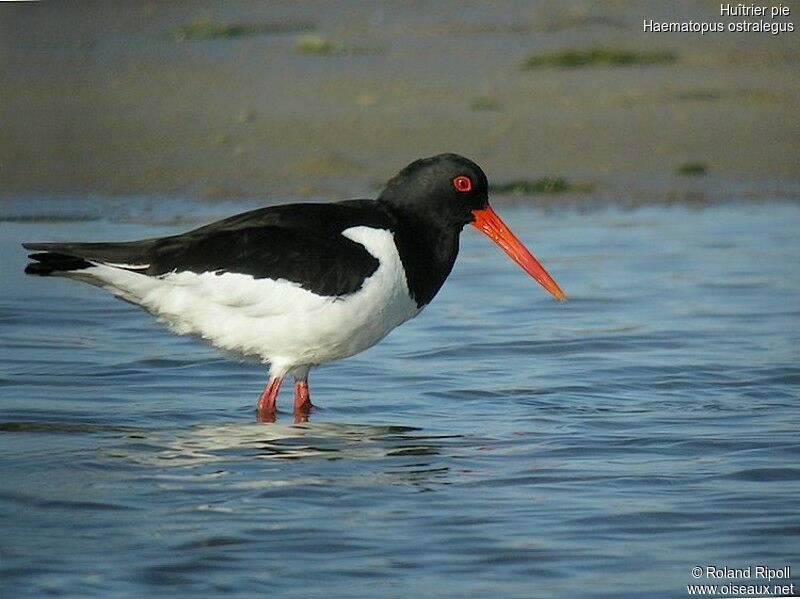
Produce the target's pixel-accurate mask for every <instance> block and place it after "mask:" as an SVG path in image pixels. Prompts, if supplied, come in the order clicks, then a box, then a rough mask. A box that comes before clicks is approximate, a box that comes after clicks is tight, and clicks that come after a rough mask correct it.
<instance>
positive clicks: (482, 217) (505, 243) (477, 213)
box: [472, 206, 567, 302]
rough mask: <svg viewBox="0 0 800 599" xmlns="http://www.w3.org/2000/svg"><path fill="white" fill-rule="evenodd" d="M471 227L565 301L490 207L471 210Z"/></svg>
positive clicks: (543, 270)
mask: <svg viewBox="0 0 800 599" xmlns="http://www.w3.org/2000/svg"><path fill="white" fill-rule="evenodd" d="M472 216H474V217H475V220H474V221H472V226H473V227H475V228H476V229H478V230H479V231H481V232H482V233H484V234H485V235H486V236H487V237H488V238H489V239H491V240H492V241H494V242H495V243H496V244H497V245H499V246H500V247H501V248H502V249H503V251H504V252H505V253H506V254H508V255H509V256H510V257H511V259H512V260H513V261H514V262H516V263H517V264H519V265H520V266H521V267H522V270H524V271H525V272H526V273H528V274H529V275H530V276H532V277H533V278H534V279H536V280H537V281H538V282H539V284H540V285H541V286H542V287H544V288H545V289H547V290H548V291H549V292H550V293H552V294H553V295H554V296H555V297H556V299H557V300H559V301H561V302H563V301H565V300H566V299H567V297H566V296H565V295H564V292H563V291H561V289H560V288H559V286H558V285H557V284H556V282H555V281H554V280H553V277H551V276H550V275H549V274H547V271H546V270H545V269H544V267H543V266H542V265H541V264H539V261H538V260H537V259H536V258H534V257H533V256H532V255H531V253H530V252H529V251H528V250H527V249H526V248H525V246H524V245H522V242H521V241H520V240H519V239H517V238H516V237H515V236H514V234H513V233H512V232H511V231H510V230H509V229H508V227H507V226H506V225H505V223H504V222H503V221H502V220H500V217H499V216H497V213H496V212H495V211H494V210H492V207H491V206H486V208H484V209H483V210H473V211H472Z"/></svg>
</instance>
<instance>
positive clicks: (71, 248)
mask: <svg viewBox="0 0 800 599" xmlns="http://www.w3.org/2000/svg"><path fill="white" fill-rule="evenodd" d="M151 245H152V241H150V240H145V241H136V242H123V243H23V244H22V247H24V248H25V249H26V250H34V251H35V252H36V253H34V254H29V255H28V258H30V259H31V260H32V262H30V263H29V264H28V265H27V266H26V267H25V272H26V273H27V274H29V275H41V276H47V275H52V274H62V273H64V274H66V273H70V272H75V271H78V270H82V269H84V268H90V267H92V266H95V265H97V264H103V263H113V264H114V265H115V266H116V265H118V266H120V267H122V268H130V269H131V270H139V269H141V268H146V267H147V264H146V263H145V264H142V262H143V260H142V259H141V254H142V253H143V252H144V251H145V250H146V249H147V248H149V247H150V246H151Z"/></svg>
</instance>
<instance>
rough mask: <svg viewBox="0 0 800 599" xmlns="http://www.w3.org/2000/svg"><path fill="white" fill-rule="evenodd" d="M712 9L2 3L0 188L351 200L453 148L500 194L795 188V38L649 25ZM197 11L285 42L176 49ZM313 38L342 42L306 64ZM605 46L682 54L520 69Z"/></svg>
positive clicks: (245, 38) (798, 154) (798, 157)
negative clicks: (712, 181) (648, 187)
mask: <svg viewBox="0 0 800 599" xmlns="http://www.w3.org/2000/svg"><path fill="white" fill-rule="evenodd" d="M793 8H795V9H796V12H797V13H798V14H797V15H792V16H791V17H789V18H788V20H789V21H792V22H795V26H797V25H796V23H797V22H800V7H793ZM718 13H719V6H718V5H717V4H714V3H709V2H704V1H700V0H698V1H684V2H675V3H664V2H659V1H655V0H652V1H650V0H648V1H642V2H626V1H613V2H606V3H602V4H601V3H586V2H573V1H555V0H554V1H544V2H514V1H503V2H492V3H479V2H460V1H456V0H450V1H444V2H423V1H414V2H402V3H401V2H396V3H388V4H383V3H375V2H343V3H326V2H319V1H308V2H256V1H254V0H253V1H243V2H227V3H224V4H223V3H215V2H182V1H177V2H170V3H161V2H130V3H125V4H122V3H105V2H83V3H59V2H41V3H2V4H0V77H1V78H2V82H3V84H2V92H0V123H2V125H0V194H3V195H9V194H17V193H42V192H44V193H50V192H56V193H64V192H70V193H72V192H76V193H84V192H100V193H123V194H127V193H150V192H157V193H167V194H180V195H198V196H205V197H217V196H219V197H224V196H240V195H270V196H281V195H289V194H291V195H296V194H307V195H315V194H332V195H341V196H348V195H352V194H355V193H358V194H363V193H368V192H369V191H370V190H371V189H372V188H374V186H375V185H376V184H378V183H379V182H381V181H383V180H385V179H386V177H388V176H390V175H391V174H392V173H393V172H395V171H396V170H397V169H398V168H399V167H400V166H403V165H404V164H406V163H407V162H409V161H410V160H412V159H414V158H417V157H420V156H425V155H430V154H434V153H438V152H442V151H454V152H459V153H462V154H465V155H467V156H470V157H472V158H474V159H475V160H477V161H479V162H480V163H481V164H482V165H483V166H484V168H485V169H486V170H487V171H488V172H489V173H490V176H491V177H492V178H493V179H494V180H497V181H504V180H509V179H520V178H525V179H533V178H536V177H539V176H542V175H559V176H564V177H567V178H569V179H570V180H578V181H588V182H593V183H594V182H598V181H609V180H611V181H614V180H635V181H638V182H644V181H662V182H663V181H664V180H667V181H671V180H675V181H678V180H679V175H677V174H676V169H677V168H678V167H679V165H681V164H684V163H687V162H692V163H701V164H703V165H705V167H707V169H708V172H709V173H710V174H712V175H713V176H717V177H721V178H726V179H732V180H742V179H745V180H749V179H778V180H789V181H794V182H796V181H797V180H798V179H800V109H799V107H800V43H798V42H799V41H800V37H798V36H800V32H797V31H795V32H794V33H783V34H780V35H777V36H774V35H771V34H769V33H756V32H751V33H721V34H720V33H717V34H707V35H705V36H701V35H699V34H679V33H644V32H643V31H642V23H643V20H644V19H655V20H657V21H687V20H696V21H725V20H726V19H722V18H721V17H720V16H719V14H718ZM200 15H207V16H208V17H209V18H210V19H212V20H213V21H214V22H226V23H243V24H260V25H263V24H268V25H269V26H270V27H271V28H272V29H273V30H272V31H270V32H261V33H259V34H256V35H242V36H235V37H227V38H224V37H223V38H214V39H199V40H198V39H187V40H185V41H182V42H178V41H176V39H175V37H174V32H175V28H176V27H179V26H180V25H182V24H186V23H190V22H192V20H193V19H196V18H197V17H198V16H200ZM729 20H730V19H729ZM739 20H741V19H739ZM274 29H279V30H280V31H274ZM303 29H305V30H303ZM301 30H302V31H301ZM303 35H313V36H317V37H316V38H314V39H316V40H318V41H319V40H322V41H324V42H325V43H327V44H329V46H330V47H331V48H333V50H332V51H330V52H327V53H325V52H323V53H321V54H313V53H312V54H304V53H301V52H298V44H299V43H301V42H298V37H299V36H303ZM595 45H604V46H613V47H624V48H630V49H634V50H637V51H643V50H654V49H657V50H665V51H670V52H673V53H675V55H676V57H677V60H676V61H675V62H673V63H671V64H664V65H642V66H598V67H593V68H592V67H587V68H576V69H557V68H554V69H537V70H531V71H525V70H523V69H522V68H521V65H522V63H523V62H524V61H525V59H526V57H528V56H530V55H532V54H536V53H541V52H550V51H558V50H563V49H568V48H573V47H588V46H595Z"/></svg>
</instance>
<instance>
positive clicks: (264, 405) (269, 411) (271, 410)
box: [256, 377, 283, 423]
mask: <svg viewBox="0 0 800 599" xmlns="http://www.w3.org/2000/svg"><path fill="white" fill-rule="evenodd" d="M282 382H283V379H281V378H277V377H274V378H271V379H269V382H268V383H267V386H266V387H265V388H264V391H262V392H261V395H260V396H259V398H258V404H256V421H257V422H270V423H271V422H275V412H276V408H275V403H276V400H277V398H278V391H280V388H281V383H282Z"/></svg>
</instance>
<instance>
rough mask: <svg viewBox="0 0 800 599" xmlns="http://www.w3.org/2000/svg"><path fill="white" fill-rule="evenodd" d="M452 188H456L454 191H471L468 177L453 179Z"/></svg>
mask: <svg viewBox="0 0 800 599" xmlns="http://www.w3.org/2000/svg"><path fill="white" fill-rule="evenodd" d="M453 187H455V188H456V191H462V192H464V191H469V190H471V189H472V181H470V180H469V177H465V176H464V175H459V176H458V177H456V178H455V179H453Z"/></svg>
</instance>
